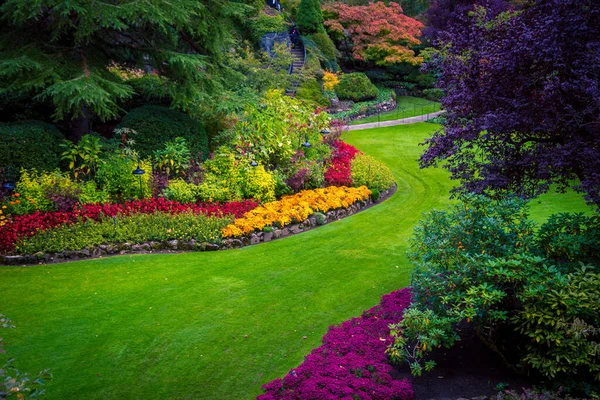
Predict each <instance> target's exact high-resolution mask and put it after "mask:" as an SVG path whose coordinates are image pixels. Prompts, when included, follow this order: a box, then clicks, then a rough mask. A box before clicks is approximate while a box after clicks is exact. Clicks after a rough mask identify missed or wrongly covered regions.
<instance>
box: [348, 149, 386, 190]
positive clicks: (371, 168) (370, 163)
mask: <svg viewBox="0 0 600 400" xmlns="http://www.w3.org/2000/svg"><path fill="white" fill-rule="evenodd" d="M351 174H352V185H353V186H356V187H358V186H362V185H365V186H366V187H368V188H369V189H371V190H377V191H378V192H382V191H384V190H386V189H389V188H390V187H392V185H393V184H394V176H393V175H392V171H390V169H389V168H388V167H387V166H386V165H385V164H384V163H382V162H381V161H378V160H376V159H375V158H373V157H371V156H367V155H364V154H363V155H357V156H356V157H354V159H353V160H352V167H351Z"/></svg>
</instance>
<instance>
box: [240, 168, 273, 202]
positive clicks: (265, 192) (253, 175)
mask: <svg viewBox="0 0 600 400" xmlns="http://www.w3.org/2000/svg"><path fill="white" fill-rule="evenodd" d="M242 179H243V182H244V183H243V189H244V198H246V199H254V200H256V201H258V202H260V203H264V202H268V201H274V200H275V180H274V179H273V174H272V173H270V172H269V171H265V168H264V167H263V166H262V165H259V166H257V167H249V168H248V167H247V168H246V169H245V170H244V171H243V174H242Z"/></svg>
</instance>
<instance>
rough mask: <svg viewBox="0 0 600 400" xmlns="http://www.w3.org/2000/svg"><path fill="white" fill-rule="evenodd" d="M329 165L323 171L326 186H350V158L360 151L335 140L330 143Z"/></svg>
mask: <svg viewBox="0 0 600 400" xmlns="http://www.w3.org/2000/svg"><path fill="white" fill-rule="evenodd" d="M331 145H332V147H333V154H332V157H331V165H330V167H329V168H327V171H325V182H327V185H328V186H352V176H351V171H350V167H351V164H352V159H353V158H354V156H356V155H357V154H358V153H360V151H358V150H357V149H356V147H354V146H352V145H349V144H347V143H344V142H342V141H341V140H336V141H335V142H333V143H332V144H331Z"/></svg>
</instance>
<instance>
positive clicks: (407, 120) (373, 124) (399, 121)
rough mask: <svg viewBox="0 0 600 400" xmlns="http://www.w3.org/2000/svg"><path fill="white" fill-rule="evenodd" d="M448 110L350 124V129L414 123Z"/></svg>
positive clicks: (356, 129)
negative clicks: (389, 119)
mask: <svg viewBox="0 0 600 400" xmlns="http://www.w3.org/2000/svg"><path fill="white" fill-rule="evenodd" d="M445 112H446V111H444V110H442V111H436V112H433V113H428V114H423V115H417V116H416V117H409V118H402V119H395V120H392V121H381V122H370V123H367V124H359V125H348V130H349V131H358V130H363V129H372V128H381V127H385V126H396V125H405V124H414V123H415V122H425V121H427V120H429V119H432V118H435V117H438V116H440V115H442V114H444V113H445Z"/></svg>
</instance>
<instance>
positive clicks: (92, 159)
mask: <svg viewBox="0 0 600 400" xmlns="http://www.w3.org/2000/svg"><path fill="white" fill-rule="evenodd" d="M60 147H61V148H62V149H63V150H64V151H63V152H62V153H61V157H62V159H63V160H64V161H66V163H67V165H68V167H69V169H70V170H72V171H73V175H74V176H75V178H77V177H78V176H79V175H80V174H81V175H87V176H93V175H94V174H95V173H96V171H97V169H98V165H99V164H101V163H102V159H101V156H100V154H101V153H102V144H101V143H100V138H99V137H97V136H94V135H85V136H83V137H82V138H81V140H80V141H79V142H78V143H77V144H75V143H73V142H71V141H69V140H65V141H63V143H61V144H60Z"/></svg>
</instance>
